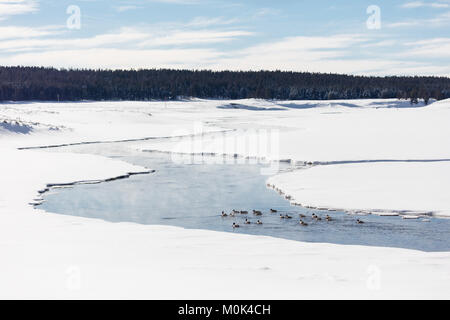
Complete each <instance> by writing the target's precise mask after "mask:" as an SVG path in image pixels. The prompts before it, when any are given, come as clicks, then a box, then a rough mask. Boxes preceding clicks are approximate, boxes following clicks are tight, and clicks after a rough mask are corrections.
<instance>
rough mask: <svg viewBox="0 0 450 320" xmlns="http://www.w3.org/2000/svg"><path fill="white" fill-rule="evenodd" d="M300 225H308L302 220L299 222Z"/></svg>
mask: <svg viewBox="0 0 450 320" xmlns="http://www.w3.org/2000/svg"><path fill="white" fill-rule="evenodd" d="M300 225H302V226H304V227H306V226H307V225H308V224H307V223H306V222H304V221H303V220H300Z"/></svg>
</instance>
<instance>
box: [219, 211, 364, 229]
mask: <svg viewBox="0 0 450 320" xmlns="http://www.w3.org/2000/svg"><path fill="white" fill-rule="evenodd" d="M277 212H278V211H277V210H275V209H270V213H277ZM247 214H248V211H240V210H233V211H231V212H230V213H229V214H228V213H225V211H222V214H221V216H222V218H226V217H235V216H236V215H247ZM253 215H255V216H262V215H263V213H262V212H261V211H259V210H253ZM299 216H300V221H299V224H300V225H301V226H304V227H306V226H308V224H307V223H306V222H305V221H304V220H303V219H304V218H306V215H304V214H301V213H300V214H299ZM311 217H312V218H313V219H314V220H316V221H322V217H320V216H318V215H317V214H315V213H313V214H312V215H311ZM280 219H292V216H290V215H288V214H284V215H283V214H280ZM323 219H324V220H326V221H328V222H330V221H333V218H331V217H330V216H329V215H328V214H327V215H326V216H325V218H323ZM356 223H357V224H363V223H364V221H362V220H360V219H356ZM244 224H247V225H248V224H252V222H251V221H250V220H249V219H247V218H246V219H245V221H244ZM256 224H257V225H262V224H263V223H262V221H261V220H259V219H258V220H257V221H256ZM232 227H233V229H234V228H239V227H240V226H239V224H237V223H236V222H233V225H232Z"/></svg>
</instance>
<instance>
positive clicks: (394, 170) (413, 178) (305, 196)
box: [268, 162, 450, 216]
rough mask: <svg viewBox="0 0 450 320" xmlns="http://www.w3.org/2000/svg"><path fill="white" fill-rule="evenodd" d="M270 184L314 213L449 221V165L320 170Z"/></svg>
mask: <svg viewBox="0 0 450 320" xmlns="http://www.w3.org/2000/svg"><path fill="white" fill-rule="evenodd" d="M268 183H269V184H271V185H275V186H278V187H279V188H280V189H281V190H283V191H284V192H286V193H287V194H289V195H291V196H292V197H293V200H292V201H294V202H299V203H301V204H302V205H307V206H312V207H319V206H321V207H325V208H346V209H347V210H349V211H352V210H365V211H369V212H370V211H374V210H377V211H391V213H390V214H391V215H392V214H395V213H392V211H397V212H402V211H409V212H414V211H418V212H417V213H418V214H419V213H433V214H435V215H441V216H450V205H449V201H448V195H447V194H446V190H449V188H450V162H430V163H423V162H415V163H414V162H407V163H399V162H383V163H356V164H338V165H324V166H315V167H312V168H310V169H307V170H298V171H295V172H289V173H284V174H279V175H277V176H274V177H271V178H270V179H269V180H268ZM374 213H375V214H377V215H388V214H389V212H383V213H378V212H374ZM397 215H398V213H397Z"/></svg>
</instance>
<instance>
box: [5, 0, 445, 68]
mask: <svg viewBox="0 0 450 320" xmlns="http://www.w3.org/2000/svg"><path fill="white" fill-rule="evenodd" d="M374 5H375V6H376V7H377V8H379V12H380V19H379V20H378V19H377V17H376V16H373V14H374V13H376V11H372V10H369V13H368V12H367V9H368V7H369V6H374ZM69 6H71V7H70V8H71V10H69V13H67V12H68V11H67V10H68V8H69ZM74 6H75V7H74ZM74 8H75V9H74ZM78 9H79V15H78ZM74 10H75V11H74ZM78 18H79V19H78ZM368 20H369V22H370V23H369V25H368ZM374 21H375V22H377V21H379V22H380V25H379V27H377V25H376V24H374ZM78 22H79V23H78ZM449 30H450V0H430V1H427V0H422V1H415V0H389V1H382V0H371V1H365V0H354V1H349V0H340V1H331V0H315V1H309V0H284V1H283V0H280V1H267V0H248V1H234V0H231V1H222V0H131V1H113V0H109V1H107V0H84V1H82V0H78V1H76V0H71V1H64V0H59V1H49V0H0V65H37V66H54V67H58V68H70V67H74V68H112V69H117V68H126V69H129V68H136V69H138V68H188V69H213V70H223V69H230V70H260V69H265V70H292V71H313V72H333V73H334V72H338V73H348V74H365V75H394V74H395V75H404V74H407V75H416V74H417V75H443V76H450V32H449Z"/></svg>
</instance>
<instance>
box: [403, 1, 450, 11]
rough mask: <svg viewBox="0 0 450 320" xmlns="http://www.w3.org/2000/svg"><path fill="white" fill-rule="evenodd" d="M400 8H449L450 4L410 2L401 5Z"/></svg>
mask: <svg viewBox="0 0 450 320" xmlns="http://www.w3.org/2000/svg"><path fill="white" fill-rule="evenodd" d="M401 7H402V8H407V9H414V8H422V7H431V8H449V7H450V4H448V3H445V2H424V1H412V2H406V3H404V4H403V5H401Z"/></svg>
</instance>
